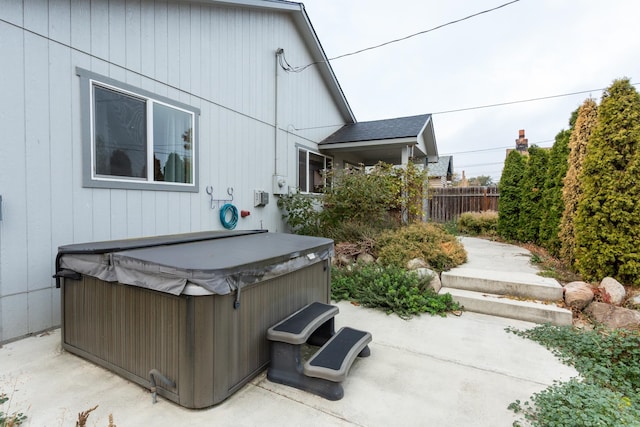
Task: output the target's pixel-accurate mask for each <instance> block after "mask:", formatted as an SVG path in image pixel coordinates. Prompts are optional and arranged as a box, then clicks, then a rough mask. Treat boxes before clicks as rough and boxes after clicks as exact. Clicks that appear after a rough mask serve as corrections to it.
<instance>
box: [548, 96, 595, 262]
mask: <svg viewBox="0 0 640 427" xmlns="http://www.w3.org/2000/svg"><path fill="white" fill-rule="evenodd" d="M597 121H598V106H597V105H596V101H595V100H593V99H591V98H589V99H586V100H585V101H584V103H583V104H582V105H581V106H580V108H579V109H578V116H577V118H576V122H575V125H574V127H573V131H572V132H571V137H570V138H569V162H568V169H567V175H566V176H565V178H564V187H563V189H562V200H563V203H564V211H563V212H562V220H561V221H560V232H559V236H558V237H559V239H560V259H562V261H564V262H565V263H566V264H567V265H569V266H572V267H573V264H574V262H575V256H574V248H575V230H574V217H575V214H576V210H577V209H578V200H579V199H580V197H582V185H581V183H580V180H579V179H578V177H579V175H580V173H581V172H582V163H583V161H584V156H585V153H586V151H587V141H588V140H589V137H590V136H591V132H592V131H593V128H594V127H595V125H596V123H597Z"/></svg>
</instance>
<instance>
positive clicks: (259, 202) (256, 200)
mask: <svg viewBox="0 0 640 427" xmlns="http://www.w3.org/2000/svg"><path fill="white" fill-rule="evenodd" d="M267 204H269V193H267V192H266V191H262V190H254V191H253V206H254V207H258V206H266V205H267Z"/></svg>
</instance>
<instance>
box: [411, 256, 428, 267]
mask: <svg viewBox="0 0 640 427" xmlns="http://www.w3.org/2000/svg"><path fill="white" fill-rule="evenodd" d="M428 267H429V264H427V262H426V261H425V260H423V259H422V258H413V259H410V260H409V261H408V262H407V270H417V269H419V268H428Z"/></svg>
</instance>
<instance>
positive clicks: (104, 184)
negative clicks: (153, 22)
mask: <svg viewBox="0 0 640 427" xmlns="http://www.w3.org/2000/svg"><path fill="white" fill-rule="evenodd" d="M76 73H77V74H78V76H80V79H81V89H80V92H81V108H82V111H83V113H84V114H83V117H82V129H83V130H82V133H83V186H84V187H97V188H117V189H135V190H164V191H182V192H197V191H198V166H199V165H198V163H199V160H198V151H199V138H198V133H199V132H198V130H199V129H198V127H199V123H198V122H199V115H200V110H199V109H197V108H193V107H191V106H189V105H186V104H183V103H180V102H177V101H174V100H171V99H169V98H165V97H162V96H159V95H156V94H153V93H151V92H148V91H145V90H142V89H139V88H135V87H133V86H131V85H128V84H126V83H122V82H118V81H115V80H113V79H110V78H108V77H104V76H100V75H98V74H95V73H93V72H91V71H87V70H84V69H81V68H77V69H76ZM96 86H97V87H100V88H104V89H107V90H112V91H114V92H117V93H121V94H123V95H126V96H130V97H132V98H136V99H139V100H141V101H143V102H144V103H145V108H146V147H147V158H146V175H147V176H146V177H145V178H136V177H126V176H112V175H99V174H97V173H96V152H95V151H96V145H95V135H94V120H95V116H94V106H95V103H94V87H96ZM154 105H163V106H166V107H169V108H171V109H174V110H177V111H181V112H184V113H187V114H189V115H190V116H191V129H192V132H191V141H190V142H191V152H192V165H191V182H189V183H180V182H170V181H155V180H154V138H153V107H154Z"/></svg>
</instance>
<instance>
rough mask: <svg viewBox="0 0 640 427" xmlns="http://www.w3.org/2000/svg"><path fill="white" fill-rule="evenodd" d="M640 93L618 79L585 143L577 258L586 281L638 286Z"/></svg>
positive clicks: (577, 229)
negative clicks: (612, 280)
mask: <svg viewBox="0 0 640 427" xmlns="http://www.w3.org/2000/svg"><path fill="white" fill-rule="evenodd" d="M639 177H640V94H638V92H637V91H636V89H635V88H634V87H633V86H632V85H631V84H630V82H629V80H628V79H620V80H616V81H614V82H613V84H612V85H611V86H610V87H609V88H608V89H607V90H606V91H605V93H604V94H603V95H602V101H601V102H600V107H599V108H598V123H597V124H596V127H595V129H594V130H593V133H592V134H591V137H590V138H589V141H588V143H587V153H586V156H585V158H584V163H583V168H582V173H581V174H580V180H581V181H582V188H583V195H582V197H581V198H580V200H579V202H578V211H577V214H576V217H575V231H576V248H575V257H576V265H577V267H578V271H579V272H580V273H581V274H582V275H583V277H584V278H585V279H587V280H600V279H602V278H603V277H605V276H612V277H614V278H616V279H617V280H618V281H620V282H622V283H629V284H635V285H640V245H638V242H640V203H639V202H638V201H639V200H640V185H638V184H640V183H639V182H638V181H639V180H640V178H639Z"/></svg>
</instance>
